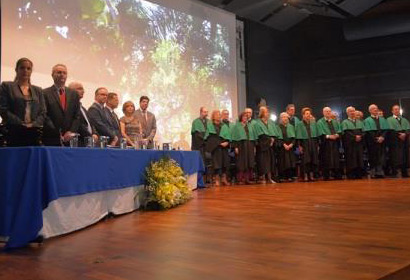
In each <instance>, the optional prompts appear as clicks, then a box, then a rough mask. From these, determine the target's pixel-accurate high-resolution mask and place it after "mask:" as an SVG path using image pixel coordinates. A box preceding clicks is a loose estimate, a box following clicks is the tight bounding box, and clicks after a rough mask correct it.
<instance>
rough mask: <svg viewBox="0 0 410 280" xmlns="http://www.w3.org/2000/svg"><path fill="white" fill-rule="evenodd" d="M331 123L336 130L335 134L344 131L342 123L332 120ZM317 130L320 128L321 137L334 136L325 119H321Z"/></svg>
mask: <svg viewBox="0 0 410 280" xmlns="http://www.w3.org/2000/svg"><path fill="white" fill-rule="evenodd" d="M331 122H332V124H333V127H334V129H335V132H336V133H341V132H342V130H341V128H340V123H339V122H338V121H336V120H331ZM317 128H318V132H319V135H331V134H332V133H331V132H330V128H329V126H328V124H327V121H326V119H325V118H321V119H320V120H318V122H317Z"/></svg>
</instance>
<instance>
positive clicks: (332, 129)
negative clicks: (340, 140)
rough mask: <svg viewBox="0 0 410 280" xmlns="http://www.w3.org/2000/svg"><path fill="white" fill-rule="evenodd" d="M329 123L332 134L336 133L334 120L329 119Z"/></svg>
mask: <svg viewBox="0 0 410 280" xmlns="http://www.w3.org/2000/svg"><path fill="white" fill-rule="evenodd" d="M327 125H328V126H329V129H330V133H331V134H332V135H335V134H336V131H335V128H334V126H333V123H332V121H331V120H328V121H327Z"/></svg>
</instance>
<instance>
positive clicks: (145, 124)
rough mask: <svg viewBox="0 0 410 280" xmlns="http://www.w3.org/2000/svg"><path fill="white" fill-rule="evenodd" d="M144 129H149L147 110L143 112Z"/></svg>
mask: <svg viewBox="0 0 410 280" xmlns="http://www.w3.org/2000/svg"><path fill="white" fill-rule="evenodd" d="M142 129H143V130H144V131H145V130H146V129H147V112H142Z"/></svg>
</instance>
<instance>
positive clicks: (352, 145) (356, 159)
mask: <svg viewBox="0 0 410 280" xmlns="http://www.w3.org/2000/svg"><path fill="white" fill-rule="evenodd" d="M356 135H361V136H362V141H360V142H357V141H356ZM363 143H364V139H363V131H362V130H361V129H348V130H345V133H344V135H343V147H344V152H345V159H346V172H347V173H348V175H349V173H351V172H352V171H353V170H355V169H361V170H362V169H363V168H364V163H363V151H364V145H363Z"/></svg>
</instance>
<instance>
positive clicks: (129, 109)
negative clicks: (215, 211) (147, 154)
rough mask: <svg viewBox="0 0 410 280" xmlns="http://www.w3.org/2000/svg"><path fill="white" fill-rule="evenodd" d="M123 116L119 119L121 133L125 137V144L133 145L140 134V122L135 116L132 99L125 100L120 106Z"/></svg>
mask: <svg viewBox="0 0 410 280" xmlns="http://www.w3.org/2000/svg"><path fill="white" fill-rule="evenodd" d="M122 112H123V113H124V116H123V117H122V118H121V119H120V129H121V135H122V137H124V138H125V139H127V145H129V146H132V147H134V146H135V139H136V138H137V137H138V136H140V135H141V133H142V128H141V123H140V122H139V121H138V119H137V118H136V117H135V114H134V113H135V105H134V103H133V102H132V101H127V102H125V103H124V105H123V106H122Z"/></svg>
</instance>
